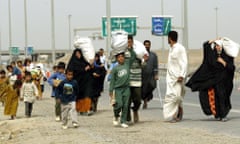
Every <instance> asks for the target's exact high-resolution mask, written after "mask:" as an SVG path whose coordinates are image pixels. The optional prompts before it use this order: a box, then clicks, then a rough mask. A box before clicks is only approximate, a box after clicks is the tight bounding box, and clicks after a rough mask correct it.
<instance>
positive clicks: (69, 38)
mask: <svg viewBox="0 0 240 144" xmlns="http://www.w3.org/2000/svg"><path fill="white" fill-rule="evenodd" d="M71 17H72V15H70V14H69V15H68V34H69V35H68V40H69V52H71V47H72V33H71Z"/></svg>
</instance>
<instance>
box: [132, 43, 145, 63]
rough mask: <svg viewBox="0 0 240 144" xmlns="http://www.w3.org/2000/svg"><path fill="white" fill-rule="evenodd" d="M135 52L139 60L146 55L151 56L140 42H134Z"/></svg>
mask: <svg viewBox="0 0 240 144" xmlns="http://www.w3.org/2000/svg"><path fill="white" fill-rule="evenodd" d="M133 50H134V51H135V53H136V55H137V58H139V59H142V58H143V56H144V55H149V54H148V52H147V50H146V48H145V46H144V45H143V43H141V42H140V41H138V40H134V43H133Z"/></svg>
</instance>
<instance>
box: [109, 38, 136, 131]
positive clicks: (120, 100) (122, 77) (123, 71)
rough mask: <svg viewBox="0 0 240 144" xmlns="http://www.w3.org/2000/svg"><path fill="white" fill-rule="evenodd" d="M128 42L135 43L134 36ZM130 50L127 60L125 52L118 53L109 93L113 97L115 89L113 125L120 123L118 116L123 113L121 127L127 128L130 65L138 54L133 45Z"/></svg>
mask: <svg viewBox="0 0 240 144" xmlns="http://www.w3.org/2000/svg"><path fill="white" fill-rule="evenodd" d="M128 43H133V37H132V36H128ZM128 51H129V52H130V55H131V56H130V58H129V59H126V60H125V57H124V52H122V53H118V54H117V55H116V59H117V61H118V65H117V66H116V67H114V68H113V69H112V71H111V75H112V78H111V81H110V88H109V95H110V97H111V98H112V97H113V91H114V93H115V104H114V105H113V107H114V108H113V111H114V120H113V125H114V126H117V125H118V124H119V121H118V118H119V116H120V115H119V114H120V112H121V111H122V114H121V119H120V122H121V127H123V128H127V127H128V125H127V124H126V121H127V113H128V107H129V105H128V103H129V97H130V86H129V78H130V66H131V64H132V63H133V61H134V60H135V58H136V54H135V52H134V51H133V48H132V47H129V48H128Z"/></svg>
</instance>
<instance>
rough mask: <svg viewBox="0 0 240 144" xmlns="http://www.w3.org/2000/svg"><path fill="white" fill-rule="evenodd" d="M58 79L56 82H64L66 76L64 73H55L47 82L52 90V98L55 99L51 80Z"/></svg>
mask: <svg viewBox="0 0 240 144" xmlns="http://www.w3.org/2000/svg"><path fill="white" fill-rule="evenodd" d="M55 79H58V80H65V79H66V76H65V74H64V73H60V72H55V73H53V74H52V75H51V76H50V77H49V78H48V80H47V82H48V83H49V84H50V85H51V86H52V87H53V89H52V95H51V96H52V97H55V90H56V88H55V87H54V86H53V80H55Z"/></svg>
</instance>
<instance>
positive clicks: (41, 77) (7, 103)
mask: <svg viewBox="0 0 240 144" xmlns="http://www.w3.org/2000/svg"><path fill="white" fill-rule="evenodd" d="M5 69H6V70H5ZM5 69H4V68H3V69H2V70H1V71H0V99H1V101H2V104H3V106H4V114H5V115H9V116H10V119H12V120H13V119H15V118H16V113H17V108H18V102H19V99H20V100H22V101H24V103H25V116H26V117H31V115H32V109H33V103H34V101H35V99H39V100H41V99H42V93H43V91H44V85H43V82H44V81H46V77H45V73H44V72H43V71H42V67H41V66H40V65H36V66H33V64H31V60H30V59H25V61H24V64H23V62H22V61H21V60H18V61H17V62H15V61H12V62H11V63H10V65H7V66H6V68H5Z"/></svg>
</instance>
